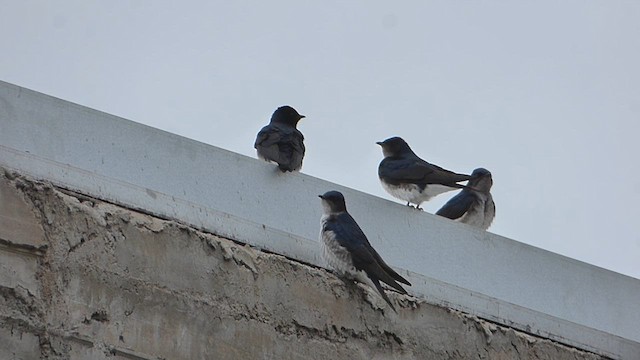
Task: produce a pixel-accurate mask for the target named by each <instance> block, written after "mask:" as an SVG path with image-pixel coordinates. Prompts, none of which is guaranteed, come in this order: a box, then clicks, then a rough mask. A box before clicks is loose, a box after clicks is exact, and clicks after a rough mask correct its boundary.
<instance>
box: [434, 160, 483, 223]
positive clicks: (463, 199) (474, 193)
mask: <svg viewBox="0 0 640 360" xmlns="http://www.w3.org/2000/svg"><path fill="white" fill-rule="evenodd" d="M491 186H493V178H492V177H491V172H489V170H487V169H483V168H478V169H475V170H473V172H472V173H471V179H469V183H468V184H467V187H466V188H464V189H462V191H460V192H459V193H458V194H457V195H456V196H454V197H452V198H451V200H449V201H447V203H446V204H444V206H442V208H441V209H440V210H438V211H437V212H436V215H440V216H444V217H446V218H449V219H452V220H455V221H459V222H461V223H464V224H469V225H471V226H475V227H479V228H481V229H483V230H487V229H488V228H489V226H491V223H492V222H493V218H495V216H496V204H495V203H494V202H493V197H492V196H491Z"/></svg>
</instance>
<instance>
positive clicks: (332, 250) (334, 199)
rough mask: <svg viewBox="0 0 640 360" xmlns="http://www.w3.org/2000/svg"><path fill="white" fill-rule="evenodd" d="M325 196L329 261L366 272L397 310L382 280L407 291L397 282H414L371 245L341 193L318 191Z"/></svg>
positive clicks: (355, 273)
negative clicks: (386, 260) (401, 274)
mask: <svg viewBox="0 0 640 360" xmlns="http://www.w3.org/2000/svg"><path fill="white" fill-rule="evenodd" d="M318 196H319V197H320V198H321V199H322V207H323V215H322V218H321V220H320V223H321V230H320V243H321V244H322V248H323V251H322V253H323V256H324V258H325V260H326V261H327V263H328V264H329V265H330V266H331V267H332V268H333V269H335V270H336V271H337V272H338V273H339V274H341V275H347V276H351V277H353V278H359V277H360V276H361V275H362V274H363V273H364V275H366V277H367V278H369V280H371V282H372V283H373V285H374V286H375V288H376V289H377V290H378V292H379V293H380V295H381V296H382V298H383V299H384V300H385V301H386V302H387V304H389V306H390V307H391V308H392V309H393V311H396V309H395V307H394V306H393V304H391V300H389V298H388V297H387V295H386V294H385V293H384V290H383V289H382V286H381V285H380V281H382V282H384V283H385V284H387V285H389V286H391V287H392V288H394V289H395V290H397V291H398V292H400V293H401V294H406V293H407V292H406V291H405V289H403V288H402V286H401V285H400V284H398V282H401V283H403V284H406V285H409V286H411V283H409V281H407V280H406V279H405V278H403V277H402V276H400V274H398V273H397V272H395V271H394V270H393V269H392V268H391V267H389V265H387V264H386V263H385V262H384V260H382V258H381V257H380V255H379V254H378V253H377V252H376V250H375V249H374V248H373V247H372V246H371V244H370V243H369V240H367V237H366V235H365V234H364V232H363V231H362V229H360V226H358V224H357V223H356V221H355V220H354V219H353V217H351V215H350V214H349V213H348V212H347V206H346V203H345V200H344V196H343V195H342V193H340V192H338V191H328V192H326V193H324V194H322V195H318Z"/></svg>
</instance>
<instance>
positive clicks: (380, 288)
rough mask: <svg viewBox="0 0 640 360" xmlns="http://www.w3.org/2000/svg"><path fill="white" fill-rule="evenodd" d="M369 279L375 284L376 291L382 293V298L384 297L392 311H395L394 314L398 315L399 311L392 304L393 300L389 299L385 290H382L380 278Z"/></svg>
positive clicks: (372, 277)
mask: <svg viewBox="0 0 640 360" xmlns="http://www.w3.org/2000/svg"><path fill="white" fill-rule="evenodd" d="M369 279H371V282H372V283H373V285H375V287H376V289H377V290H378V292H379V293H380V296H382V298H383V299H384V301H386V302H387V304H389V306H390V307H391V309H393V312H395V313H396V314H397V313H398V311H397V310H396V308H395V307H394V306H393V304H392V303H391V300H390V299H389V298H388V297H387V294H385V293H384V289H383V288H382V285H380V281H379V280H378V278H376V277H375V276H369Z"/></svg>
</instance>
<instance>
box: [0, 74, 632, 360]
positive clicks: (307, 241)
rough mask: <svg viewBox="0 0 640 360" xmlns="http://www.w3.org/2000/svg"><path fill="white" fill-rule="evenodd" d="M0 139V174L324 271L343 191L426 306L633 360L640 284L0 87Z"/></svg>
mask: <svg viewBox="0 0 640 360" xmlns="http://www.w3.org/2000/svg"><path fill="white" fill-rule="evenodd" d="M0 128H1V129H2V131H0V166H4V167H5V168H8V169H13V170H18V171H19V172H20V173H22V174H26V175H29V176H32V177H35V178H37V179H46V180H47V181H49V182H51V183H53V184H54V185H55V186H58V187H61V188H66V189H72V190H73V191H76V192H80V193H83V194H84V195H87V196H90V197H93V198H97V199H102V200H108V201H110V202H113V203H116V204H119V205H122V206H124V207H126V208H132V209H139V210H143V211H144V212H146V213H150V214H154V215H156V216H159V217H162V218H168V219H178V220H179V221H180V222H181V223H184V224H186V225H189V226H192V227H194V228H197V229H200V230H205V231H206V232H210V233H213V234H216V235H218V236H221V237H224V238H227V239H233V240H235V241H238V242H242V243H246V244H251V245H253V246H255V247H257V248H259V249H264V250H268V251H270V252H273V253H277V254H281V255H286V256H287V257H289V258H291V259H295V260H296V261H299V262H302V263H306V264H310V265H314V266H319V267H323V266H324V265H325V264H324V263H323V261H322V260H321V259H320V257H319V251H318V250H319V249H318V244H317V240H316V239H317V233H318V228H319V217H320V206H319V203H318V199H317V197H316V195H317V194H319V193H323V192H324V191H327V190H330V189H337V190H340V191H342V192H343V193H345V196H346V197H347V201H348V206H349V209H350V211H351V213H352V214H353V215H354V216H355V217H356V219H357V220H358V221H359V223H360V224H361V225H362V227H363V228H364V229H365V232H366V233H367V234H368V235H369V238H370V241H371V242H372V243H373V244H374V246H375V247H376V248H377V249H378V250H379V252H380V253H381V254H383V257H384V258H385V259H387V260H388V261H389V262H390V263H391V264H392V265H394V266H396V267H397V268H398V269H399V271H400V272H401V273H402V274H403V275H405V276H406V277H408V278H409V279H410V281H411V282H412V283H413V286H412V287H411V288H409V289H408V290H409V291H410V292H411V294H412V295H414V296H415V297H417V298H419V299H420V301H426V302H427V303H430V304H433V305H439V306H443V307H446V308H448V309H453V310H458V311H463V312H465V313H467V314H470V315H472V316H478V317H481V318H483V319H486V320H489V321H491V322H494V323H497V324H502V325H504V326H507V327H509V328H513V329H516V330H520V331H524V332H527V333H530V334H535V335H537V336H540V337H544V338H547V339H551V340H553V341H556V342H560V343H563V344H567V345H570V346H574V347H577V348H580V349H584V350H587V351H591V352H594V353H598V354H601V355H605V356H609V357H612V358H625V359H633V358H640V357H639V355H638V354H640V327H638V325H637V324H638V323H640V302H638V301H637V299H639V298H640V281H638V280H637V279H633V278H630V277H626V276H623V275H620V274H616V273H613V272H611V271H607V270H604V269H600V268H597V267H594V266H591V265H588V264H585V263H582V262H578V261H575V260H572V259H569V258H566V257H563V256H559V255H557V254H553V253H550V252H547V251H544V250H540V249H537V248H534V247H531V246H528V245H525V244H521V243H518V242H516V241H513V240H510V239H506V238H503V237H500V236H497V235H494V234H491V233H488V232H484V231H480V230H477V229H474V228H471V227H468V226H465V225H461V224H456V223H453V222H450V221H448V220H446V219H442V218H439V217H436V216H432V215H430V214H426V213H419V212H416V211H411V210H410V209H407V208H406V207H404V206H402V205H400V204H397V203H394V202H390V201H386V200H383V199H380V198H376V197H373V196H371V195H367V194H363V193H361V192H358V191H354V190H352V189H347V188H344V187H342V186H339V185H337V184H332V183H328V182H325V181H322V180H320V179H317V178H312V177H309V176H306V175H304V174H287V175H282V174H280V173H279V172H277V171H275V170H274V167H273V166H271V165H268V164H265V163H263V162H260V161H258V160H256V159H251V158H247V157H245V156H241V155H238V154H235V153H231V152H228V151H225V150H222V149H219V148H215V147H212V146H208V145H205V144H202V143H198V142H195V141H192V140H189V139H185V138H182V137H179V136H176V135H174V134H169V133H166V132H163V131H159V130H157V129H153V128H149V127H147V126H144V125H140V124H136V123H134V122H131V121H127V120H124V119H121V118H117V117H114V116H111V115H108V114H104V113H101V112H98V111H94V110H91V109H87V108H84V107H81V106H78V105H75V104H71V103H68V102H65V101H62V100H59V99H55V98H52V97H49V96H46V95H42V94H39V93H36V92H33V91H30V90H27V89H23V88H20V87H17V86H14V85H11V84H7V83H2V82H0ZM250 145H251V144H248V145H247V146H250ZM272 208H276V209H277V211H273V210H267V209H272ZM16 218H18V217H16ZM25 231H26V230H25ZM33 231H35V230H33ZM7 237H9V236H8V235H7ZM85 240H86V239H85ZM29 254H31V253H29ZM21 256H23V257H25V259H31V260H29V261H28V260H24V261H23V262H22V263H24V264H22V263H21V264H22V265H20V266H26V267H28V266H33V262H34V261H36V260H33V259H34V258H33V256H32V255H25V254H22V255H21ZM7 261H8V260H7ZM12 261H15V260H12ZM29 264H31V265H29ZM2 266H3V267H4V268H7V269H9V268H14V267H17V266H19V265H14V264H12V265H5V264H4V262H3V263H2ZM20 273H22V271H20ZM26 273H28V272H26ZM99 317H100V316H99V315H98V318H99Z"/></svg>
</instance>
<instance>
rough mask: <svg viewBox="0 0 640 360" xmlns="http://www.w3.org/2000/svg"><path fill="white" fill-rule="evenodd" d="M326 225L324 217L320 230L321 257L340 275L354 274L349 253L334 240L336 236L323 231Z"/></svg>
mask: <svg viewBox="0 0 640 360" xmlns="http://www.w3.org/2000/svg"><path fill="white" fill-rule="evenodd" d="M325 223H326V216H323V217H322V221H321V224H322V227H321V230H320V245H321V247H322V256H323V257H324V259H325V261H326V262H327V264H328V265H329V266H330V267H332V268H333V269H334V270H336V271H338V272H339V273H342V274H355V273H356V269H355V266H353V260H352V258H351V254H350V253H349V251H348V250H347V249H346V248H345V247H343V246H342V245H340V243H338V241H337V240H336V234H335V233H334V232H333V231H323V230H322V229H324V225H325Z"/></svg>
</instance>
